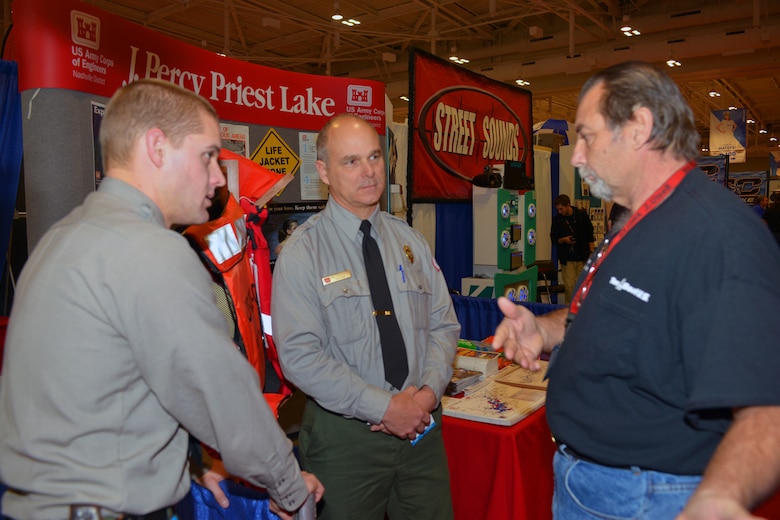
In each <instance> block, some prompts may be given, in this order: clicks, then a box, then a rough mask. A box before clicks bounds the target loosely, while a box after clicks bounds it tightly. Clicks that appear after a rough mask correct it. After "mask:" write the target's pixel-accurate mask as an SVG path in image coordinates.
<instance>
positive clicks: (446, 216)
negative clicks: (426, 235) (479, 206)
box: [436, 203, 474, 291]
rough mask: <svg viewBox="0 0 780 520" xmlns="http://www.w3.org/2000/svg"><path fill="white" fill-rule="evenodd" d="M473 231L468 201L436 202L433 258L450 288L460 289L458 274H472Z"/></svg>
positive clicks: (472, 219)
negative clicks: (434, 250) (466, 202)
mask: <svg viewBox="0 0 780 520" xmlns="http://www.w3.org/2000/svg"><path fill="white" fill-rule="evenodd" d="M473 235H474V215H473V214H472V210H471V204H464V203H439V204H436V261H437V262H438V263H439V266H440V267H441V271H442V273H444V279H445V280H446V281H447V287H449V288H450V289H454V290H456V291H460V280H461V278H467V277H469V276H472V275H473V274H474V273H473V272H472V271H473V267H474V236H473Z"/></svg>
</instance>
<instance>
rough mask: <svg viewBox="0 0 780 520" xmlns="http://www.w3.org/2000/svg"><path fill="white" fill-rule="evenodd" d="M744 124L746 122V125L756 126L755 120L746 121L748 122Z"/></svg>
mask: <svg viewBox="0 0 780 520" xmlns="http://www.w3.org/2000/svg"><path fill="white" fill-rule="evenodd" d="M745 122H746V123H747V124H749V125H754V124H756V120H755V119H748V120H747V121H745Z"/></svg>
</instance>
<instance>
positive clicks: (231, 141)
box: [219, 123, 249, 158]
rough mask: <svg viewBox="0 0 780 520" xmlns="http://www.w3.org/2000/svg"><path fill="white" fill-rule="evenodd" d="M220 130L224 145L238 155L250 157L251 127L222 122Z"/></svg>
mask: <svg viewBox="0 0 780 520" xmlns="http://www.w3.org/2000/svg"><path fill="white" fill-rule="evenodd" d="M219 132H220V134H221V136H222V147H223V148H224V149H225V150H230V151H231V152H233V153H237V154H238V155H243V156H244V157H247V158H249V127H248V126H245V125H232V124H230V123H220V125H219Z"/></svg>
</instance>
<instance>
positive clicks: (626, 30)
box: [620, 25, 642, 38]
mask: <svg viewBox="0 0 780 520" xmlns="http://www.w3.org/2000/svg"><path fill="white" fill-rule="evenodd" d="M620 31H621V32H622V33H623V36H628V37H629V38H630V37H632V36H639V35H640V34H642V33H641V32H639V31H638V30H636V29H634V28H632V27H631V26H630V25H624V26H623V27H621V28H620Z"/></svg>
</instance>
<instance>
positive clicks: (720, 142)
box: [710, 108, 747, 163]
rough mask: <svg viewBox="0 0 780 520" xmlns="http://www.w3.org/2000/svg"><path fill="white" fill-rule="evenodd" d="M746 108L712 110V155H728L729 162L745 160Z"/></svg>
mask: <svg viewBox="0 0 780 520" xmlns="http://www.w3.org/2000/svg"><path fill="white" fill-rule="evenodd" d="M745 121H746V118H745V109H744V108H734V109H730V110H713V111H711V112H710V155H721V154H724V155H728V156H729V162H732V163H743V162H745V148H746V144H747V125H746V122H745Z"/></svg>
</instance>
